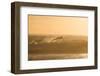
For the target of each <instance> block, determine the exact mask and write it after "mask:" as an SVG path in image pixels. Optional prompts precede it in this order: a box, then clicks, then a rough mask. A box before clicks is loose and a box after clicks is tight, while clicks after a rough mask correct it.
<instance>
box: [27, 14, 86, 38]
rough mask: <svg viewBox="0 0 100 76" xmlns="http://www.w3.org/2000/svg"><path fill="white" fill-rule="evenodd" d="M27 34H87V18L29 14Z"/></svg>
mask: <svg viewBox="0 0 100 76" xmlns="http://www.w3.org/2000/svg"><path fill="white" fill-rule="evenodd" d="M28 18H29V23H28V24H29V25H28V26H29V28H28V30H29V35H48V34H53V35H55V34H58V35H82V36H87V34H88V18H86V17H67V16H66V17H62V16H32V15H29V16H28Z"/></svg>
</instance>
